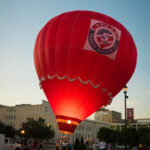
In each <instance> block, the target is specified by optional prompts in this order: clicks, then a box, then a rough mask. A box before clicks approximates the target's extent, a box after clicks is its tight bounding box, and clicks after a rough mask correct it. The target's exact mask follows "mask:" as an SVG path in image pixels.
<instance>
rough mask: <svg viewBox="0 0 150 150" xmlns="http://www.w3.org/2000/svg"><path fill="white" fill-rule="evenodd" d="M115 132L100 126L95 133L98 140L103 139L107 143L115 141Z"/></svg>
mask: <svg viewBox="0 0 150 150" xmlns="http://www.w3.org/2000/svg"><path fill="white" fill-rule="evenodd" d="M116 134H117V132H115V131H114V130H112V129H110V128H105V127H102V128H100V130H99V131H98V133H97V138H98V139H99V140H104V141H105V142H107V143H115V142H116V140H117V138H116Z"/></svg>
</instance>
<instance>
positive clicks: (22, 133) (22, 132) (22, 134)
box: [20, 129, 26, 149]
mask: <svg viewBox="0 0 150 150" xmlns="http://www.w3.org/2000/svg"><path fill="white" fill-rule="evenodd" d="M20 133H21V149H22V148H23V136H24V135H25V133H26V131H25V130H24V129H21V131H20Z"/></svg>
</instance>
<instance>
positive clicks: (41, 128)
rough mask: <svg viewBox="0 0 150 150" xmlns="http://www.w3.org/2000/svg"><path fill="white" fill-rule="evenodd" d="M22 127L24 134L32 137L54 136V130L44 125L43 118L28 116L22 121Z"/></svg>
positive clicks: (47, 137) (45, 137)
mask: <svg viewBox="0 0 150 150" xmlns="http://www.w3.org/2000/svg"><path fill="white" fill-rule="evenodd" d="M22 129H23V130H25V134H24V136H26V137H29V138H34V139H49V138H52V137H54V130H53V129H51V126H49V127H48V126H46V123H45V119H43V118H38V119H37V120H34V119H33V118H28V119H27V121H26V122H24V123H22Z"/></svg>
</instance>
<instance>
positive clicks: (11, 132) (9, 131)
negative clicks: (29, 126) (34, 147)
mask: <svg viewBox="0 0 150 150" xmlns="http://www.w3.org/2000/svg"><path fill="white" fill-rule="evenodd" d="M0 133H2V134H5V136H6V137H10V138H13V137H14V136H15V135H16V134H17V131H16V130H15V129H14V128H13V127H12V126H8V125H6V124H4V123H3V122H1V121H0Z"/></svg>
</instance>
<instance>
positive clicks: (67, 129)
mask: <svg viewBox="0 0 150 150" xmlns="http://www.w3.org/2000/svg"><path fill="white" fill-rule="evenodd" d="M56 120H57V123H58V127H59V131H60V132H61V133H64V134H72V133H73V132H74V130H75V128H76V127H77V126H78V125H79V123H80V122H81V120H79V119H77V118H73V117H68V116H62V115H56Z"/></svg>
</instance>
